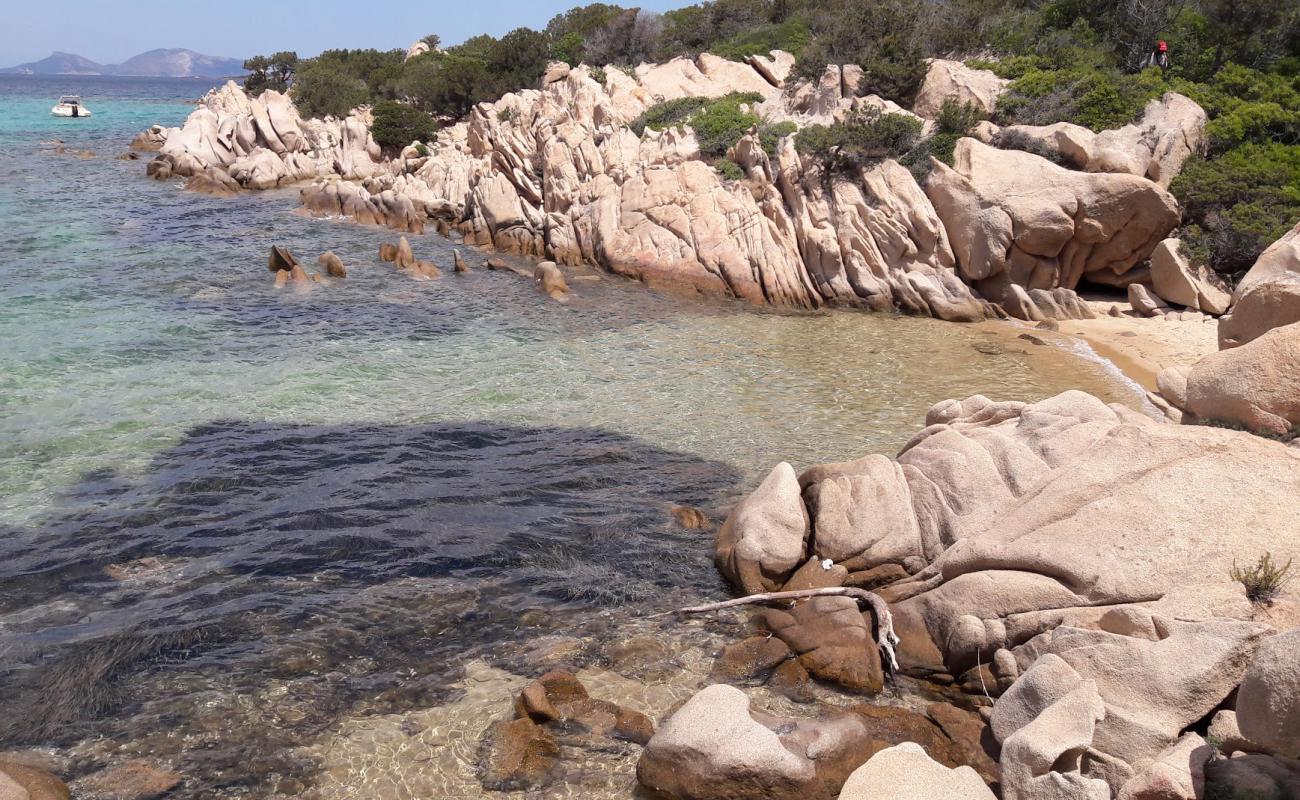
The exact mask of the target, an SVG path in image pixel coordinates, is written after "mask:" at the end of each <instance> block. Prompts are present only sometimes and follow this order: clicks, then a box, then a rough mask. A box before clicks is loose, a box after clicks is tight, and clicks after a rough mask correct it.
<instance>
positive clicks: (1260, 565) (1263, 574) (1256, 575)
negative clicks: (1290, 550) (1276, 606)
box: [1229, 553, 1291, 603]
mask: <svg viewBox="0 0 1300 800" xmlns="http://www.w3.org/2000/svg"><path fill="white" fill-rule="evenodd" d="M1290 571H1291V561H1290V559H1288V560H1287V562H1286V563H1285V564H1275V563H1274V562H1273V554H1272V553H1264V554H1263V555H1262V556H1260V557H1259V560H1258V561H1256V562H1255V565H1254V566H1253V567H1238V566H1237V561H1236V559H1233V561H1232V572H1231V573H1229V574H1230V575H1231V576H1232V579H1233V580H1234V581H1237V582H1239V583H1240V584H1241V585H1242V586H1245V587H1246V597H1248V598H1250V600H1251V602H1255V603H1267V602H1270V601H1272V600H1273V599H1274V598H1276V597H1277V596H1278V595H1279V594H1281V593H1282V589H1283V588H1285V587H1286V585H1287V583H1289V582H1290V580H1291V579H1290V578H1289V577H1288V576H1287V573H1288V572H1290Z"/></svg>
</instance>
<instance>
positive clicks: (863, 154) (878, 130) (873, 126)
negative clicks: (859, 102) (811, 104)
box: [795, 108, 922, 171]
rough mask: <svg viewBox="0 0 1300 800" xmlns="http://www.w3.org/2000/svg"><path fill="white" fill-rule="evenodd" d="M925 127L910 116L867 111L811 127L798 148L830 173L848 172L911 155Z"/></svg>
mask: <svg viewBox="0 0 1300 800" xmlns="http://www.w3.org/2000/svg"><path fill="white" fill-rule="evenodd" d="M921 128H922V123H921V121H920V120H919V119H917V118H915V117H912V116H909V115H906V114H885V113H882V112H881V111H880V109H878V108H865V109H863V110H861V111H859V112H857V113H854V114H851V115H849V116H848V117H846V118H845V120H844V121H843V122H837V123H835V124H833V125H809V126H808V127H806V128H804V129H803V130H801V131H799V135H798V136H797V137H796V138H795V147H796V148H797V149H798V150H799V152H800V153H802V154H804V155H807V156H810V157H812V158H816V159H818V160H820V161H821V162H822V163H823V164H824V165H825V166H826V167H827V169H830V170H833V171H844V170H850V169H855V168H859V167H863V166H866V165H868V164H871V163H873V162H875V161H879V160H881V159H885V158H897V157H899V156H902V155H903V154H905V153H907V152H908V151H910V150H911V149H912V147H913V146H914V145H915V144H916V141H917V139H918V138H919V137H920V135H921Z"/></svg>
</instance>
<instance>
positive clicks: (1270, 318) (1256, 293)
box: [1219, 272, 1300, 350]
mask: <svg viewBox="0 0 1300 800" xmlns="http://www.w3.org/2000/svg"><path fill="white" fill-rule="evenodd" d="M1236 297H1237V299H1236V302H1235V303H1233V305H1232V313H1231V314H1228V315H1226V316H1223V317H1220V318H1219V348H1220V349H1221V350H1227V349H1228V348H1230V347H1238V346H1240V345H1243V344H1246V343H1248V342H1253V341H1255V340H1256V339H1258V338H1259V337H1260V336H1263V335H1264V334H1265V333H1268V332H1269V331H1271V330H1273V329H1274V328H1280V327H1282V326H1284V325H1294V324H1295V323H1297V322H1300V272H1283V273H1282V274H1280V275H1277V276H1274V277H1272V278H1270V279H1268V280H1264V281H1256V282H1255V283H1252V284H1250V285H1249V286H1246V287H1244V288H1243V289H1239V290H1238V291H1237V295H1236Z"/></svg>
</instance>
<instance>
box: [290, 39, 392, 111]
mask: <svg viewBox="0 0 1300 800" xmlns="http://www.w3.org/2000/svg"><path fill="white" fill-rule="evenodd" d="M403 55H404V54H403V53H402V51H400V50H390V51H380V50H326V51H325V52H323V53H321V54H320V55H319V56H316V57H315V58H310V59H307V60H305V61H300V62H298V67H297V75H296V77H295V79H294V83H293V90H292V91H293V99H294V102H295V103H296V104H297V105H298V110H299V111H301V112H302V113H303V114H304V115H306V116H309V117H323V116H325V115H327V114H328V115H332V116H335V117H342V116H345V115H346V114H347V113H348V112H349V111H351V110H352V109H354V108H356V107H357V106H360V105H364V104H366V103H374V102H376V101H378V100H392V99H395V98H396V87H397V82H398V78H399V76H400V75H401V71H402V58H403Z"/></svg>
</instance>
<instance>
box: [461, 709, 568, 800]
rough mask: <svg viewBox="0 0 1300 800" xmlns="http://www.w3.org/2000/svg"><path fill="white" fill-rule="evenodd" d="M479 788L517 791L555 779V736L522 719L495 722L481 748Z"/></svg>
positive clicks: (556, 754)
mask: <svg viewBox="0 0 1300 800" xmlns="http://www.w3.org/2000/svg"><path fill="white" fill-rule="evenodd" d="M481 751H482V755H481V757H480V760H481V762H482V764H483V773H482V778H481V780H482V783H483V788H485V789H490V790H492V791H497V792H510V791H521V790H525V789H534V788H537V787H540V786H545V785H547V784H548V783H550V782H552V781H554V780H555V778H556V777H557V770H558V766H559V761H560V746H559V744H558V743H556V741H555V737H553V736H551V734H549V733H547V732H546V731H545V730H544V729H543V728H542V727H541V726H540V725H538V724H537V723H536V722H533V721H532V720H531V719H528V718H526V717H523V718H519V719H512V720H502V721H500V722H495V723H493V724H492V726H491V727H490V728H488V731H487V734H486V735H485V736H484V739H483V743H482V745H481Z"/></svg>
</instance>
